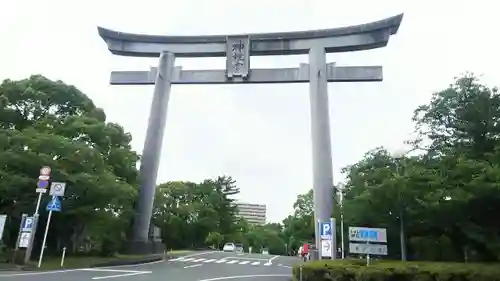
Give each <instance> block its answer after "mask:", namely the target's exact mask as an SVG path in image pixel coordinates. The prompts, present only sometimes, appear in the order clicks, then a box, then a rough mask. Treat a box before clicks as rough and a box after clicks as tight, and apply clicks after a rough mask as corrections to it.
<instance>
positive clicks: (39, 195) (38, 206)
mask: <svg viewBox="0 0 500 281" xmlns="http://www.w3.org/2000/svg"><path fill="white" fill-rule="evenodd" d="M42 194H43V193H41V192H40V193H38V200H37V201H36V209H35V215H36V214H38V209H40V203H41V202H42Z"/></svg>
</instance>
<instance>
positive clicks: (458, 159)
mask: <svg viewBox="0 0 500 281" xmlns="http://www.w3.org/2000/svg"><path fill="white" fill-rule="evenodd" d="M413 120H414V121H415V125H416V132H417V133H418V134H419V136H420V138H419V139H417V140H416V141H412V142H409V145H411V146H412V149H413V151H417V152H418V151H420V153H415V152H413V153H409V154H408V155H406V156H405V157H403V158H401V159H393V158H392V157H391V156H390V154H389V153H388V152H387V151H386V150H385V149H384V148H376V149H373V150H372V151H369V152H368V153H366V155H365V156H364V158H363V159H361V160H360V161H359V162H358V163H355V164H353V165H351V166H349V167H346V168H345V169H344V170H343V172H344V174H345V175H346V178H347V182H346V188H345V198H344V206H343V208H342V210H343V213H344V221H345V226H346V230H347V226H367V227H384V228H387V231H388V248H389V258H394V259H398V258H399V257H400V245H399V237H400V235H399V229H400V223H401V219H402V218H403V219H404V220H403V226H404V230H405V236H406V246H407V247H408V251H409V258H411V259H414V260H417V259H419V260H447V261H498V260H499V259H500V224H499V223H498V216H497V214H498V213H500V184H499V183H500V161H499V159H500V124H499V120H500V94H499V93H498V90H497V88H488V87H486V86H484V85H481V84H480V83H479V81H478V79H477V78H476V77H475V76H474V75H472V74H465V75H464V76H462V77H460V78H458V79H456V81H455V83H454V84H452V85H450V86H449V87H448V88H446V89H444V90H443V91H440V92H437V93H435V94H434V95H433V97H432V99H431V101H430V102H429V104H427V105H423V106H420V107H418V108H417V109H416V110H415V115H414V118H413ZM305 198H308V199H306V200H309V201H308V203H305V202H304V200H305ZM310 204H312V191H310V192H309V193H307V194H305V195H300V196H299V197H298V199H297V202H296V204H295V205H294V207H295V208H296V212H295V215H294V216H291V217H289V218H287V219H285V221H284V224H285V227H286V228H285V230H284V232H285V233H287V237H289V238H288V239H292V238H293V239H294V240H307V239H311V240H312V239H313V237H314V224H313V223H312V221H311V218H310V213H311V211H310V210H309V207H303V206H310ZM298 206H301V207H298ZM297 208H298V209H297ZM306 210H307V211H306ZM334 216H335V217H336V218H337V222H339V223H340V219H339V212H336V213H334ZM337 229H340V227H337ZM338 235H340V233H338ZM345 235H346V237H347V233H345ZM346 247H347V244H346Z"/></svg>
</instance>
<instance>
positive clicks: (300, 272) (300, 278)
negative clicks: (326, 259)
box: [299, 265, 304, 281]
mask: <svg viewBox="0 0 500 281" xmlns="http://www.w3.org/2000/svg"><path fill="white" fill-rule="evenodd" d="M303 268H304V266H303V265H301V266H300V269H299V281H302V269H303Z"/></svg>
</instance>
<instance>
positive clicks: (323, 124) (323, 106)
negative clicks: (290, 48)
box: [309, 45, 337, 249]
mask: <svg viewBox="0 0 500 281" xmlns="http://www.w3.org/2000/svg"><path fill="white" fill-rule="evenodd" d="M326 76H327V73H326V53H325V48H324V47H323V46H321V45H314V46H311V49H310V50H309V101H310V110H311V141H312V164H313V165H312V166H313V191H314V192H313V197H314V198H313V200H314V221H318V220H319V221H328V219H329V218H330V217H331V216H332V211H333V204H334V203H333V197H334V191H333V188H332V186H333V168H332V147H331V136H330V113H329V103H328V87H327V79H326ZM316 247H317V248H318V249H320V248H321V239H320V235H319V227H318V226H316ZM333 247H334V248H335V249H336V248H337V246H336V245H333Z"/></svg>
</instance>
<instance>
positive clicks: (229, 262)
mask: <svg viewBox="0 0 500 281" xmlns="http://www.w3.org/2000/svg"><path fill="white" fill-rule="evenodd" d="M237 262H238V261H228V262H226V263H227V264H233V263H237Z"/></svg>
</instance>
